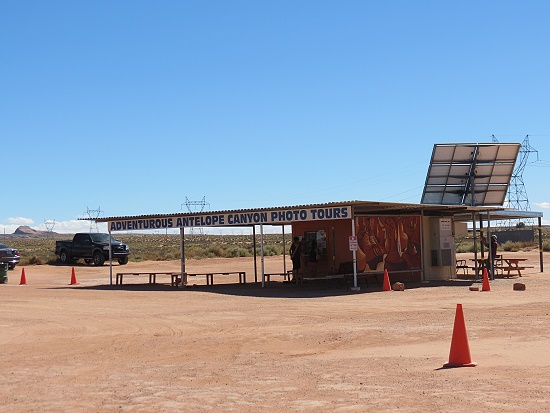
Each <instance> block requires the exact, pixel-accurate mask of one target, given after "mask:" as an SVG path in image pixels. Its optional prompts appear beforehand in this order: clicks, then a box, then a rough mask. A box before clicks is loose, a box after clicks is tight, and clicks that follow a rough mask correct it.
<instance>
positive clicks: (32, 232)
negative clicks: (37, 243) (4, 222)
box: [13, 225, 55, 238]
mask: <svg viewBox="0 0 550 413" xmlns="http://www.w3.org/2000/svg"><path fill="white" fill-rule="evenodd" d="M52 234H55V232H49V231H39V230H36V229H32V228H31V227H29V226H27V225H22V226H20V227H19V228H17V229H16V230H15V231H14V232H13V235H19V236H22V237H29V238H35V237H36V238H38V237H44V236H48V235H52Z"/></svg>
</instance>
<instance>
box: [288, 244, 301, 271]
mask: <svg viewBox="0 0 550 413" xmlns="http://www.w3.org/2000/svg"><path fill="white" fill-rule="evenodd" d="M290 259H291V260H292V281H296V280H297V279H298V273H299V272H300V267H301V261H302V244H301V243H300V238H298V237H294V241H293V242H292V245H291V246H290Z"/></svg>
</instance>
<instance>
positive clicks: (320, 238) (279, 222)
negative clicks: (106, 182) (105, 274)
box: [95, 201, 542, 287]
mask: <svg viewBox="0 0 550 413" xmlns="http://www.w3.org/2000/svg"><path fill="white" fill-rule="evenodd" d="M527 215H528V217H529V218H538V220H539V234H540V232H541V218H542V213H538V212H525V211H513V210H507V209H505V208H502V207H480V206H477V207H474V206H463V205H461V206H445V205H426V204H405V203H388V202H373V201H346V202H331V203H325V204H311V205H297V206H284V207H274V208H259V209H242V210H226V211H214V212H211V211H209V212H200V213H178V214H172V215H166V214H163V215H139V216H121V217H107V218H97V219H95V221H96V222H106V223H107V224H108V230H109V233H112V232H117V231H144V230H166V229H175V228H179V230H180V239H181V251H182V254H181V273H182V274H185V253H184V251H185V248H184V236H183V235H184V228H191V227H194V228H196V227H202V228H207V227H208V228H212V227H252V229H253V233H254V234H255V233H256V229H257V228H259V229H260V234H263V229H264V226H267V225H269V226H282V227H283V235H284V227H285V226H287V227H288V226H290V227H291V228H292V237H298V238H299V239H300V240H301V241H302V242H303V245H304V250H305V251H306V252H305V253H304V260H306V257H307V252H308V251H309V250H311V248H312V246H314V247H315V248H316V250H317V252H318V265H317V266H316V269H315V274H314V275H315V276H322V275H323V274H334V273H336V272H338V271H339V269H340V268H341V267H342V266H343V265H344V266H346V265H347V266H349V268H350V269H351V270H352V271H353V273H354V274H355V275H356V274H357V273H364V272H382V271H384V270H387V271H388V272H389V273H390V274H391V275H392V276H391V279H392V281H429V280H441V279H452V278H454V277H455V274H456V267H455V266H456V260H455V245H454V235H455V234H456V233H457V231H459V230H463V228H464V227H465V225H466V223H468V222H470V223H471V224H472V225H473V226H474V234H475V233H476V231H475V228H476V225H477V224H478V221H479V225H480V227H481V228H482V227H483V225H484V224H483V223H484V222H486V225H485V226H486V228H487V232H488V233H489V234H488V235H490V231H491V228H490V226H489V224H490V222H491V221H495V220H499V219H511V218H525V217H527ZM539 238H540V237H539ZM289 241H290V240H289ZM262 242H263V241H262ZM262 242H261V243H262ZM475 242H476V239H475V238H474V243H475ZM288 245H290V242H289V243H288ZM262 247H263V246H262V245H260V251H263V248H262ZM287 250H288V249H286V251H287ZM541 251H542V249H541ZM476 259H477V255H476ZM305 264H306V263H305V262H304V271H313V270H311V269H308V267H307V265H305ZM541 271H542V253H541ZM261 273H262V274H261V276H262V278H261V279H262V285H263V283H264V280H265V278H264V274H263V267H262V271H261ZM257 276H258V274H256V279H258V277H257ZM111 282H112V267H111ZM182 282H184V277H182ZM354 284H355V287H357V278H356V277H355V280H354Z"/></svg>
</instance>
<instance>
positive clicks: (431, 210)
mask: <svg viewBox="0 0 550 413" xmlns="http://www.w3.org/2000/svg"><path fill="white" fill-rule="evenodd" d="M338 206H352V207H353V209H354V214H356V215H358V214H388V213H392V214H398V213H401V214H412V213H427V214H435V213H438V214H444V215H460V214H462V215H463V216H464V217H467V216H468V215H471V213H472V212H476V213H483V212H489V213H490V215H491V219H495V220H496V219H499V218H497V217H498V216H499V212H504V213H503V214H502V215H505V218H500V219H510V218H513V217H514V213H517V214H518V215H517V217H518V218H525V217H531V218H536V217H539V216H540V217H542V213H538V212H526V211H514V210H508V209H505V208H502V207H472V206H464V205H433V204H429V205H428V204H408V203H396V202H377V201H358V200H354V201H340V202H327V203H321V204H303V205H286V206H277V207H266V208H250V209H233V210H217V211H203V212H177V213H171V214H145V215H128V216H112V217H104V218H81V220H84V221H90V220H91V221H96V222H109V221H119V220H136V219H156V218H166V217H189V216H201V215H203V216H204V215H212V214H234V213H253V212H263V211H279V210H296V209H313V208H319V209H320V208H328V207H338ZM525 214H527V215H525Z"/></svg>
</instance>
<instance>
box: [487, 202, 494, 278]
mask: <svg viewBox="0 0 550 413" xmlns="http://www.w3.org/2000/svg"><path fill="white" fill-rule="evenodd" d="M486 239H487V245H488V248H489V256H488V257H487V258H488V261H489V266H490V267H489V269H490V271H489V272H490V274H489V277H490V278H491V280H494V279H495V259H494V252H493V243H492V241H491V215H490V213H489V211H487V238H486Z"/></svg>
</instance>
